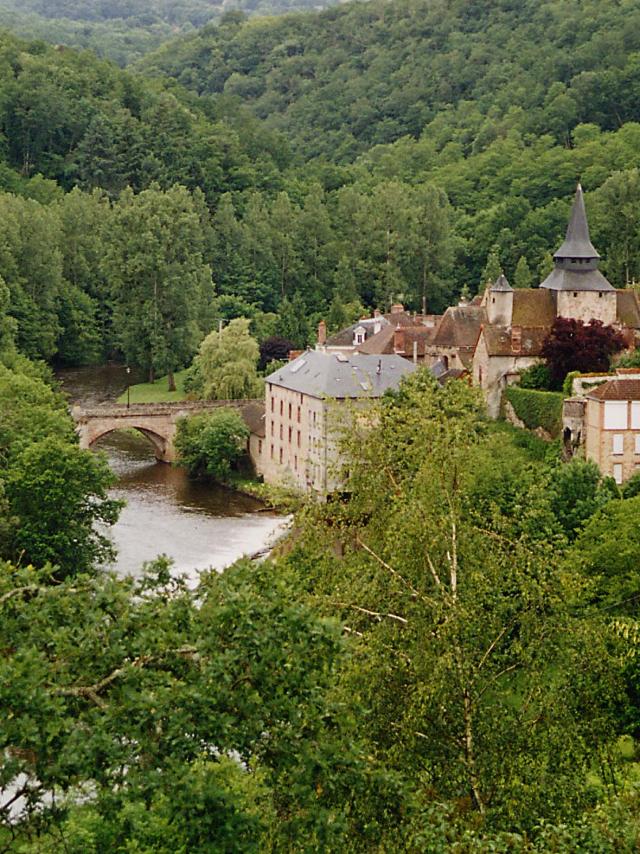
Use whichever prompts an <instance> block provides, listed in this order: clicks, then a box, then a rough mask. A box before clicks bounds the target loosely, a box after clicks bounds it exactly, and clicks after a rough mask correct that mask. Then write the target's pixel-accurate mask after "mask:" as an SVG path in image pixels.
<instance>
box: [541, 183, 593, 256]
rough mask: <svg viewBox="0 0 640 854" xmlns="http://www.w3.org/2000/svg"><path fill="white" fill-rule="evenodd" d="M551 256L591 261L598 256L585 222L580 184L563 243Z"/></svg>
mask: <svg viewBox="0 0 640 854" xmlns="http://www.w3.org/2000/svg"><path fill="white" fill-rule="evenodd" d="M553 257H554V258H555V259H563V258H566V259H567V260H569V259H571V258H585V259H589V260H592V261H593V260H596V259H599V258H600V256H599V255H598V253H597V252H596V250H595V248H594V246H593V244H592V243H591V238H590V237H589V223H588V222H587V212H586V210H585V207H584V195H583V193H582V187H581V186H580V184H578V188H577V190H576V195H575V198H574V200H573V207H572V208H571V216H570V217H569V225H568V226H567V235H566V237H565V239H564V243H563V244H562V246H561V247H560V248H559V249H558V251H557V252H556V253H555V254H554V256H553Z"/></svg>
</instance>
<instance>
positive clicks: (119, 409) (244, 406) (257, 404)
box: [71, 399, 264, 462]
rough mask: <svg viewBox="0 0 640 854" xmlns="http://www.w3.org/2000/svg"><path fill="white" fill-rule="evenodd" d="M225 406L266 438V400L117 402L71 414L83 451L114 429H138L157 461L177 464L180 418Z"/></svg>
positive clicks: (79, 410)
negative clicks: (234, 410)
mask: <svg viewBox="0 0 640 854" xmlns="http://www.w3.org/2000/svg"><path fill="white" fill-rule="evenodd" d="M223 407H233V408H234V409H237V410H238V411H239V412H240V414H241V415H242V417H243V418H244V420H245V422H246V424H247V426H248V427H249V429H250V430H251V432H252V433H258V434H259V435H264V401H263V400H256V399H242V400H189V401H180V402H177V403H132V404H131V405H130V406H127V404H126V403H114V404H107V405H103V406H96V407H92V408H87V409H84V408H83V407H81V406H73V407H72V409H71V415H72V417H73V419H74V421H75V422H76V431H77V433H78V436H79V437H80V447H81V448H90V447H91V445H93V443H94V442H95V441H97V440H98V439H99V438H100V437H101V436H104V435H106V434H107V433H111V432H113V431H114V430H123V429H124V430H126V429H134V430H138V431H139V432H140V433H142V435H143V436H146V438H147V439H148V440H149V441H150V442H151V444H152V445H153V448H154V452H155V455H156V458H157V459H159V460H163V461H164V462H173V461H174V460H175V458H176V451H175V447H174V439H175V435H176V430H177V425H178V421H179V419H180V418H182V417H184V416H186V415H196V414H198V413H200V412H210V411H212V410H216V409H221V408H223Z"/></svg>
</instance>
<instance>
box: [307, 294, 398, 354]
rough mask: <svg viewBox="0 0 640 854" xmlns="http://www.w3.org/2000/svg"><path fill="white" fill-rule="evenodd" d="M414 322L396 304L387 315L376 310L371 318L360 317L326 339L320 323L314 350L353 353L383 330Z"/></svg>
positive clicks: (322, 323)
mask: <svg viewBox="0 0 640 854" xmlns="http://www.w3.org/2000/svg"><path fill="white" fill-rule="evenodd" d="M413 324H414V321H413V319H412V317H411V315H410V314H409V313H408V312H406V311H405V310H404V306H403V305H401V304H400V303H396V304H395V305H392V306H391V311H390V312H389V313H387V314H383V313H382V312H380V311H378V309H376V310H375V311H374V313H373V317H362V318H360V320H357V321H356V322H355V323H352V324H351V326H347V327H346V328H345V329H341V330H340V331H339V332H336V333H335V335H331V336H330V337H329V338H327V337H326V324H325V323H324V321H321V322H320V324H319V327H318V344H317V347H316V349H319V350H326V351H327V352H329V353H331V352H340V353H353V352H355V351H356V350H358V349H359V348H360V347H361V346H362V345H363V344H364V343H365V342H367V341H369V340H370V339H371V338H373V337H374V336H375V335H378V333H380V332H381V331H382V330H383V329H389V330H391V329H395V328H396V327H397V326H412V325H413Z"/></svg>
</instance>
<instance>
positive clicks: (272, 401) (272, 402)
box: [271, 398, 275, 412]
mask: <svg viewBox="0 0 640 854" xmlns="http://www.w3.org/2000/svg"><path fill="white" fill-rule="evenodd" d="M274 402H275V401H274V399H273V398H271V411H272V412H273V404H274Z"/></svg>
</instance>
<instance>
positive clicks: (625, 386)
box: [587, 379, 640, 400]
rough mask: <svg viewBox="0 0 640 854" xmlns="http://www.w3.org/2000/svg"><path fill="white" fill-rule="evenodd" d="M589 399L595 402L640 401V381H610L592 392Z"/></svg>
mask: <svg viewBox="0 0 640 854" xmlns="http://www.w3.org/2000/svg"><path fill="white" fill-rule="evenodd" d="M587 397H591V398H594V399H595V400H640V380H631V379H615V380H608V381H607V382H606V383H602V385H599V386H598V387H597V388H594V389H593V391H590V392H589V394H588V395H587Z"/></svg>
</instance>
